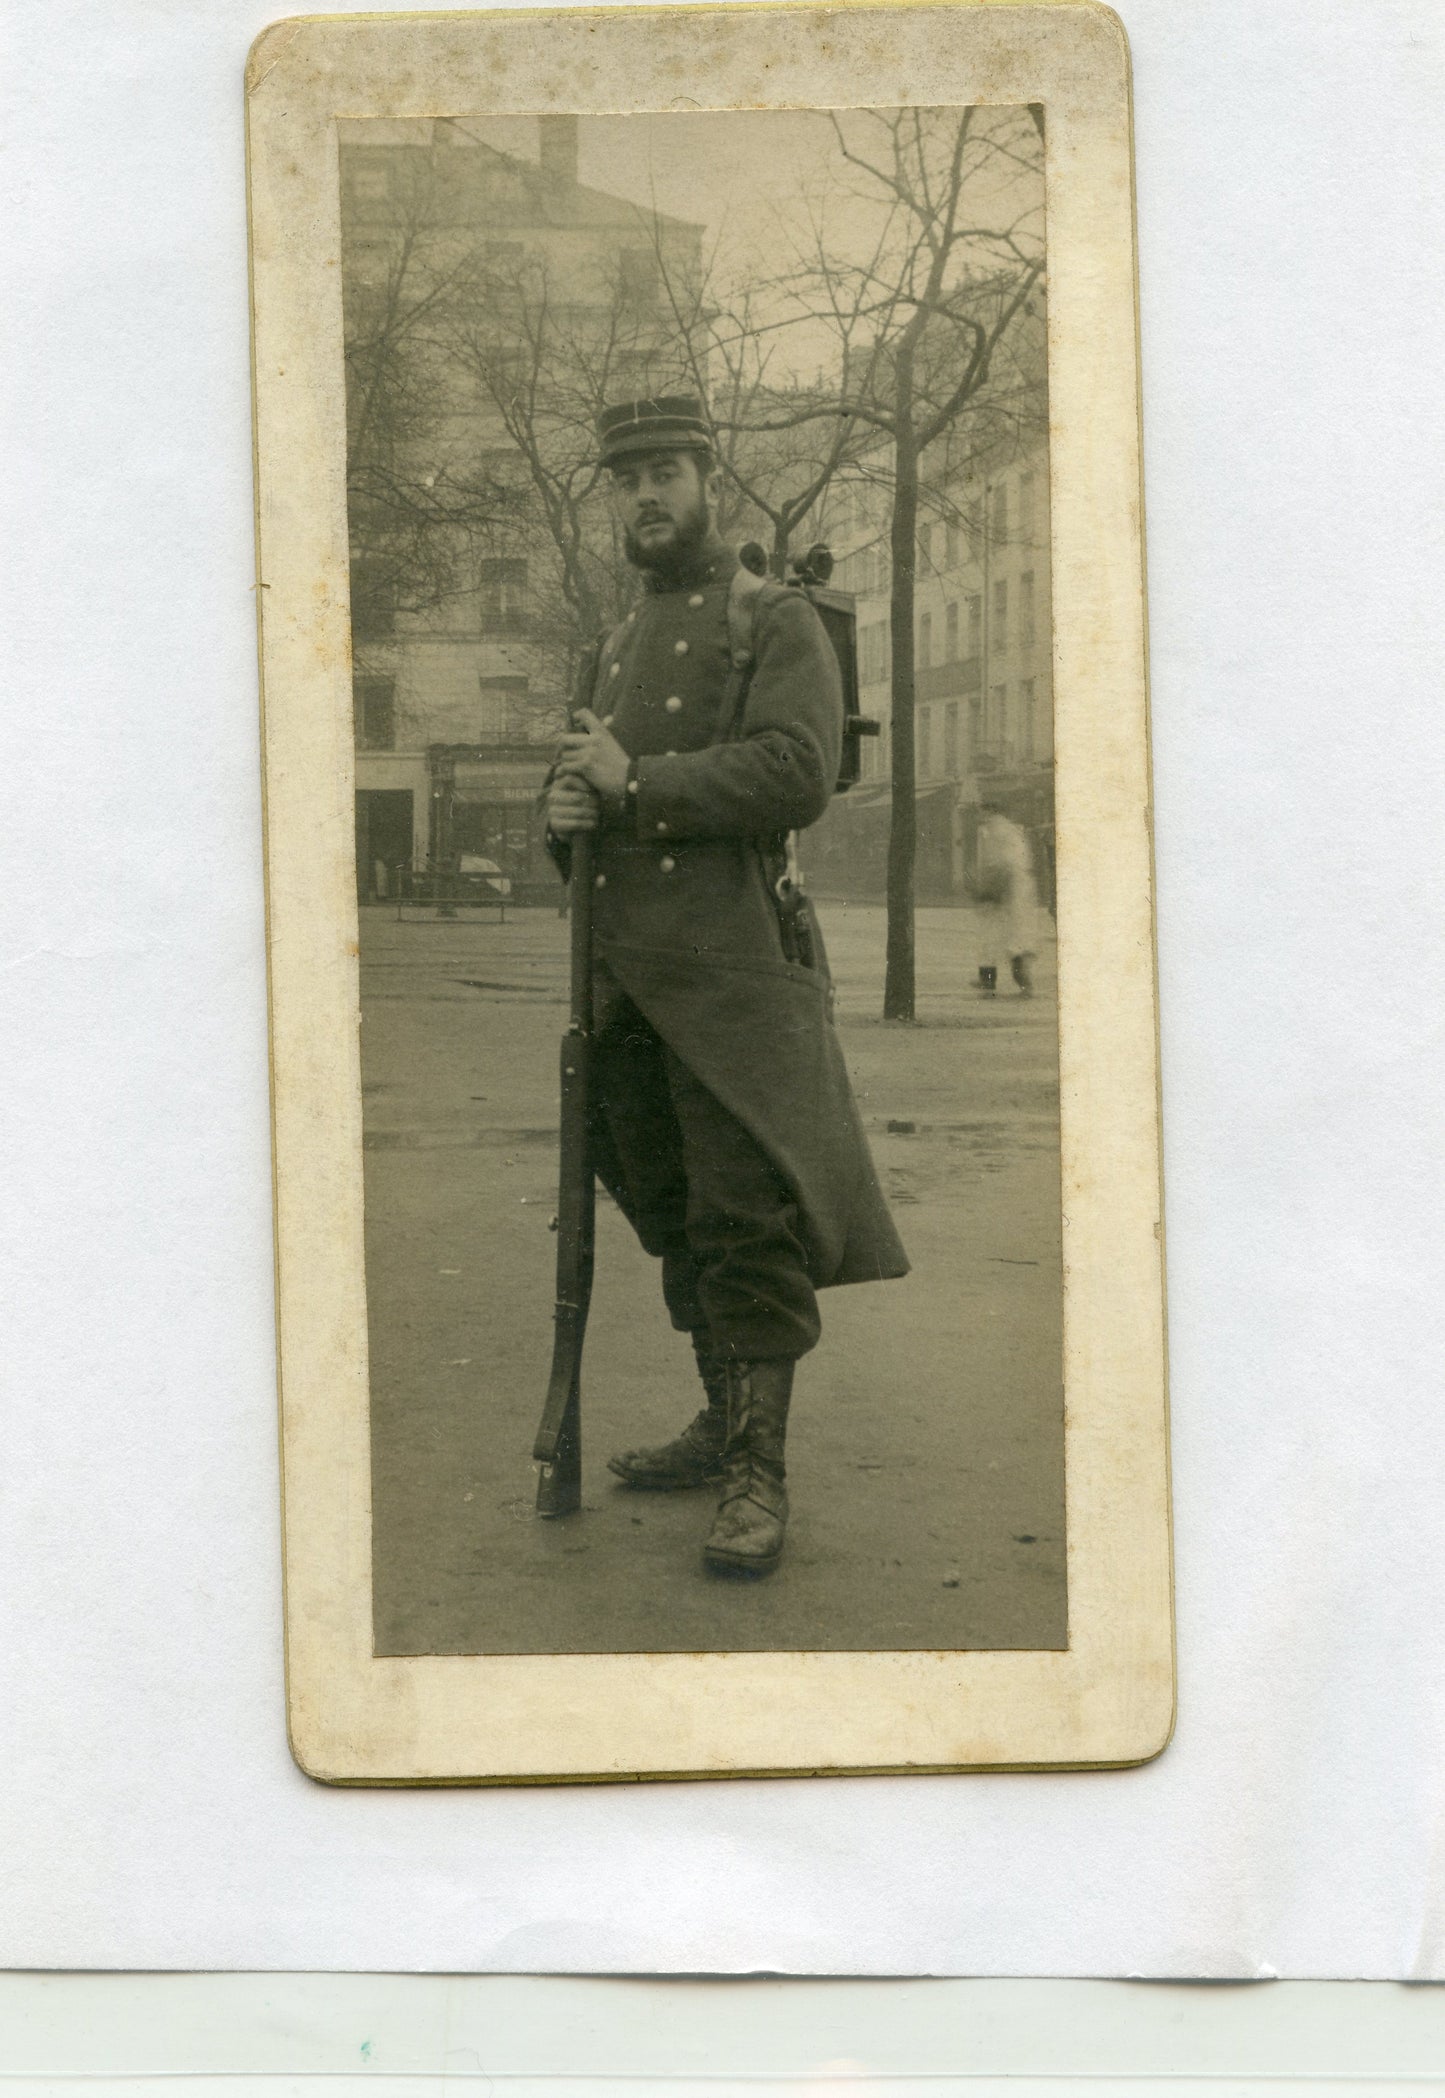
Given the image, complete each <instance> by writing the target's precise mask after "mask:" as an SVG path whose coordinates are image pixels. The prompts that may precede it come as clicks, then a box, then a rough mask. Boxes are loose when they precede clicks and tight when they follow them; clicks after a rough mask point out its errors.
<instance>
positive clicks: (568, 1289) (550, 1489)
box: [532, 831, 597, 1516]
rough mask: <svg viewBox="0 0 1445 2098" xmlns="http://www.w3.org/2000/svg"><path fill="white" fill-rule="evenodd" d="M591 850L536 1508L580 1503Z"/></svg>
mask: <svg viewBox="0 0 1445 2098" xmlns="http://www.w3.org/2000/svg"><path fill="white" fill-rule="evenodd" d="M592 852H593V840H592V838H591V836H590V835H589V834H588V833H587V832H585V831H578V832H576V833H575V834H574V835H573V838H572V846H571V866H570V868H569V873H568V887H569V889H570V891H571V932H572V949H571V1015H570V1018H569V1021H568V1025H567V1032H566V1033H565V1034H564V1035H563V1037H562V1056H561V1145H560V1153H561V1155H560V1160H559V1164H558V1188H557V1302H556V1307H555V1309H554V1311H553V1314H552V1317H553V1322H554V1325H553V1335H552V1371H551V1375H550V1376H549V1378H548V1380H547V1396H546V1399H545V1401H544V1402H543V1406H542V1418H541V1421H540V1422H539V1424H538V1427H537V1440H536V1442H535V1444H534V1445H533V1450H532V1454H533V1456H534V1457H535V1458H536V1460H537V1463H538V1464H539V1465H540V1466H541V1472H540V1474H539V1476H538V1479H537V1513H538V1515H545V1516H552V1515H573V1514H575V1513H576V1511H577V1510H578V1509H579V1508H580V1507H581V1505H582V1343H583V1340H584V1338H585V1336H586V1332H587V1310H588V1306H589V1304H590V1302H591V1298H592V1261H593V1245H594V1233H595V1226H596V1208H597V1203H596V1183H595V1180H594V1178H593V1172H592V1160H591V1157H590V1155H589V1148H588V1118H589V1115H590V1113H591V1088H592Z"/></svg>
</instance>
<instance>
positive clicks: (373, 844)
mask: <svg viewBox="0 0 1445 2098" xmlns="http://www.w3.org/2000/svg"><path fill="white" fill-rule="evenodd" d="M411 856H412V792H411V788H410V787H363V788H361V789H360V790H359V791H358V793H357V796H356V895H357V900H358V902H361V903H381V902H385V901H386V899H387V898H388V897H393V896H395V894H396V890H397V877H398V874H399V872H400V871H401V870H402V869H403V868H407V867H410V865H411Z"/></svg>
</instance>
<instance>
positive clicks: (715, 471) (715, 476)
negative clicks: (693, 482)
mask: <svg viewBox="0 0 1445 2098" xmlns="http://www.w3.org/2000/svg"><path fill="white" fill-rule="evenodd" d="M722 480H723V477H722V468H721V467H720V466H710V467H709V468H708V470H707V472H706V473H705V474H704V475H703V477H702V492H703V494H704V495H705V496H706V497H707V504H708V508H709V509H710V510H716V508H717V506H718V504H719V503H720V502H721V500H722Z"/></svg>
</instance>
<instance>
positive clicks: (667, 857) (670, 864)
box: [657, 853, 677, 874]
mask: <svg viewBox="0 0 1445 2098" xmlns="http://www.w3.org/2000/svg"><path fill="white" fill-rule="evenodd" d="M657 864H658V866H659V867H661V869H662V871H663V873H664V874H671V872H672V870H673V868H674V867H675V866H676V865H677V861H676V860H675V859H673V857H672V855H671V854H670V853H664V854H663V856H662V858H661V859H660V860H659V861H658V863H657Z"/></svg>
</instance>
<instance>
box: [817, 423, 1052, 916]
mask: <svg viewBox="0 0 1445 2098" xmlns="http://www.w3.org/2000/svg"><path fill="white" fill-rule="evenodd" d="M886 464H887V462H886V461H883V460H881V459H879V460H875V461H874V472H873V474H872V475H870V476H849V477H847V478H845V479H842V480H840V481H839V482H838V483H837V484H835V486H834V487H833V489H831V490H830V492H829V499H828V513H827V518H826V525H825V534H824V535H825V536H826V537H828V538H829V540H830V543H831V544H832V546H833V548H834V550H835V553H836V554H837V555H838V556H839V559H838V567H837V572H836V576H835V580H836V581H837V583H838V584H839V585H840V586H841V587H842V588H843V589H845V590H849V591H851V592H852V593H853V595H854V597H855V600H856V604H857V617H858V663H859V684H860V689H861V700H862V707H863V711H864V713H865V714H869V715H872V716H873V717H874V718H875V719H876V720H877V721H878V722H879V725H880V733H879V734H878V736H877V737H875V738H872V739H870V740H869V741H867V742H865V743H864V745H863V777H862V780H861V781H860V783H859V785H858V786H857V787H855V788H854V789H853V791H852V792H851V793H850V794H848V795H846V796H840V797H839V798H838V799H837V800H836V801H835V802H834V804H833V807H832V809H830V811H829V813H828V816H827V817H826V818H825V819H824V822H823V824H821V825H820V826H819V828H818V830H817V832H816V833H815V834H813V835H812V836H811V837H810V840H809V865H810V872H811V874H812V878H813V880H814V883H815V885H816V886H819V887H824V888H826V887H838V888H840V889H843V890H844V891H846V892H847V893H850V894H857V895H861V896H881V895H882V894H883V891H884V887H885V882H886V869H887V849H888V829H889V819H890V812H891V805H892V790H891V776H892V762H893V753H892V740H893V739H892V720H891V715H892V695H891V689H890V680H891V677H892V646H891V639H890V629H889V600H890V593H891V590H892V562H891V558H890V553H889V517H890V510H891V503H892V487H891V478H890V475H889V474H888V473H887V472H886V471H885V470H884V469H885V466H886ZM919 508H920V522H919V527H918V542H917V551H916V565H915V589H914V598H915V602H914V621H915V632H914V648H915V681H914V691H915V718H914V764H915V777H916V781H917V796H918V801H917V809H918V857H917V869H916V882H915V886H916V889H917V893H918V894H919V895H920V896H922V897H925V898H934V899H946V898H949V897H963V896H966V895H967V893H968V890H969V885H970V878H971V871H972V866H973V852H974V839H975V835H976V831H977V823H978V811H979V807H980V804H981V803H983V802H989V803H992V804H995V805H997V806H998V807H1000V808H1002V809H1003V810H1004V812H1005V813H1006V814H1007V815H1009V816H1011V817H1012V818H1013V819H1014V820H1015V821H1016V822H1018V823H1020V824H1022V825H1023V827H1024V828H1025V829H1026V830H1027V831H1028V832H1029V834H1030V837H1031V839H1032V842H1033V846H1034V861H1035V866H1036V869H1037V871H1038V874H1039V877H1040V886H1041V889H1042V891H1043V892H1044V894H1045V895H1046V896H1047V898H1048V899H1049V901H1050V902H1052V900H1053V887H1054V883H1053V867H1054V817H1053V754H1054V751H1053V649H1052V621H1051V611H1050V607H1051V591H1050V573H1049V483H1048V452H1047V446H1046V444H1045V443H1044V442H1043V440H1042V439H1040V440H1039V441H1038V442H1037V443H1035V444H1032V445H1030V446H1027V447H1023V448H1020V449H1019V450H1018V451H1017V452H1016V453H1015V454H1014V455H1013V456H1011V457H1007V458H998V457H995V458H994V459H993V460H992V461H990V462H987V463H985V462H974V461H968V460H965V461H964V463H963V464H961V465H960V466H958V467H957V468H951V467H950V465H949V463H948V462H947V460H946V459H940V460H935V461H925V470H924V475H923V485H922V487H921V490H920V504H919Z"/></svg>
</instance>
